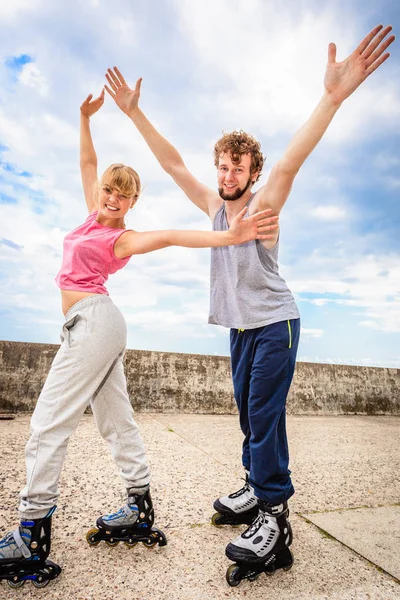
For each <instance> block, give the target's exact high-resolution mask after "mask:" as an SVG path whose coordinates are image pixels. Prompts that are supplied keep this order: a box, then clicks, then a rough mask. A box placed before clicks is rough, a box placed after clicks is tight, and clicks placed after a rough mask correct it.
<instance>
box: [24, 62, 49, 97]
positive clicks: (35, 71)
mask: <svg viewBox="0 0 400 600" xmlns="http://www.w3.org/2000/svg"><path fill="white" fill-rule="evenodd" d="M19 80H20V82H21V83H23V84H24V85H27V86H28V87H31V88H33V89H35V90H37V91H38V92H39V94H40V95H41V96H47V94H48V87H49V86H48V83H47V80H46V78H45V77H44V75H43V74H42V73H41V72H40V70H39V68H38V67H37V65H35V63H27V64H26V65H24V67H23V69H22V71H21V73H20V76H19Z"/></svg>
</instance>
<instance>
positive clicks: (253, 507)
mask: <svg viewBox="0 0 400 600" xmlns="http://www.w3.org/2000/svg"><path fill="white" fill-rule="evenodd" d="M214 508H215V510H216V511H218V512H216V513H215V514H214V515H213V516H212V517H211V523H212V524H213V525H215V526H216V527H220V526H221V525H233V526H238V525H241V524H243V523H244V524H245V525H250V523H252V522H253V521H254V519H255V517H256V516H257V515H258V506H257V498H256V497H255V495H254V490H253V488H252V487H251V485H250V483H249V472H248V471H246V479H245V484H244V486H243V487H242V488H240V490H238V491H237V492H234V493H233V494H230V495H229V496H222V497H221V498H218V500H216V501H215V502H214Z"/></svg>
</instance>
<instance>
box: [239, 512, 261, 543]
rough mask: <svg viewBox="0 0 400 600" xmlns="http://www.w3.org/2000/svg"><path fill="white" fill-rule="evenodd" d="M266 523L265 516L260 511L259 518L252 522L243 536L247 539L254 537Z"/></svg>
mask: <svg viewBox="0 0 400 600" xmlns="http://www.w3.org/2000/svg"><path fill="white" fill-rule="evenodd" d="M264 523H265V515H264V513H263V512H262V511H261V510H260V511H259V513H258V515H257V517H256V518H255V519H254V521H253V522H252V524H251V525H250V527H249V528H248V529H246V531H245V532H244V533H243V534H242V536H243V537H245V538H250V537H252V536H253V535H254V534H255V533H256V532H257V531H258V530H259V529H260V527H261V526H262V525H264Z"/></svg>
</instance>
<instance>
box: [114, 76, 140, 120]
mask: <svg viewBox="0 0 400 600" xmlns="http://www.w3.org/2000/svg"><path fill="white" fill-rule="evenodd" d="M106 79H107V81H108V84H109V86H110V87H108V85H106V86H105V88H106V90H107V92H108V93H109V94H110V96H111V98H113V100H114V101H115V103H116V105H117V106H118V107H119V108H120V109H121V110H122V112H124V113H125V114H126V115H128V116H129V115H130V113H131V111H132V110H134V109H135V108H137V106H138V103H139V98H140V86H141V85H142V78H140V79H138V80H137V82H136V85H135V89H134V90H132V89H131V88H130V87H129V86H128V84H127V83H126V81H125V79H124V77H123V75H122V73H121V71H120V70H119V69H118V68H117V67H114V69H107V73H106Z"/></svg>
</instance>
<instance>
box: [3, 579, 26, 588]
mask: <svg viewBox="0 0 400 600" xmlns="http://www.w3.org/2000/svg"><path fill="white" fill-rule="evenodd" d="M7 583H8V585H9V586H10V588H13V589H14V590H15V589H17V588H20V587H22V586H23V585H25V579H21V581H12V580H11V579H7Z"/></svg>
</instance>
